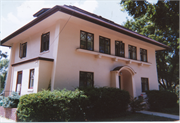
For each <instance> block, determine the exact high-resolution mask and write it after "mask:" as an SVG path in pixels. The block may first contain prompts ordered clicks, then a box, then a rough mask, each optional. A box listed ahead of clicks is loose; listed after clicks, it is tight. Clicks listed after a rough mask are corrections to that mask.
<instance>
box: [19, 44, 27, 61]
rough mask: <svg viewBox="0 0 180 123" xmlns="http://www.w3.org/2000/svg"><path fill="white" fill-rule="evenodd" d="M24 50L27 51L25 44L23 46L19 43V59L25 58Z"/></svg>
mask: <svg viewBox="0 0 180 123" xmlns="http://www.w3.org/2000/svg"><path fill="white" fill-rule="evenodd" d="M26 50H27V42H26V43H23V44H21V43H20V52H19V57H20V58H24V57H26Z"/></svg>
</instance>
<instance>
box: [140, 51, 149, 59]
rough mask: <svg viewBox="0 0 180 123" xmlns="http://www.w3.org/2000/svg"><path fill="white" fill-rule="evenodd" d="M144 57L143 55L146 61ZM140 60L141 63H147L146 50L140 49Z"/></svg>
mask: <svg viewBox="0 0 180 123" xmlns="http://www.w3.org/2000/svg"><path fill="white" fill-rule="evenodd" d="M144 51H145V53H144ZM144 55H145V57H146V59H144ZM140 60H141V61H143V62H147V61H148V59H147V50H146V49H143V48H140Z"/></svg>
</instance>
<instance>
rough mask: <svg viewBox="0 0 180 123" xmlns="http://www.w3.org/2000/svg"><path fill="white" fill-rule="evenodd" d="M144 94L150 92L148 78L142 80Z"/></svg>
mask: <svg viewBox="0 0 180 123" xmlns="http://www.w3.org/2000/svg"><path fill="white" fill-rule="evenodd" d="M141 85H142V92H146V91H148V90H149V83H148V78H141Z"/></svg>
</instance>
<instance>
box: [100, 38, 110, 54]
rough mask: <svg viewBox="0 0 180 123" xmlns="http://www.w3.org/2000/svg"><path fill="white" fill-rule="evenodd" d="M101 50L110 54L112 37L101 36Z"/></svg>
mask: <svg viewBox="0 0 180 123" xmlns="http://www.w3.org/2000/svg"><path fill="white" fill-rule="evenodd" d="M99 52H101V53H106V54H110V39H108V38H105V37H102V36H99Z"/></svg>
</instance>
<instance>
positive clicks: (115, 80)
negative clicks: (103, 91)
mask: <svg viewBox="0 0 180 123" xmlns="http://www.w3.org/2000/svg"><path fill="white" fill-rule="evenodd" d="M110 86H111V87H114V88H119V72H118V71H111V83H110Z"/></svg>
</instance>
